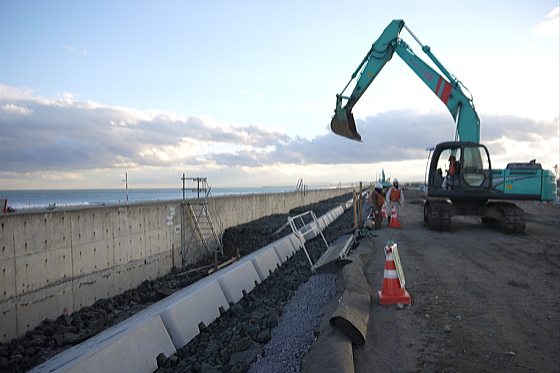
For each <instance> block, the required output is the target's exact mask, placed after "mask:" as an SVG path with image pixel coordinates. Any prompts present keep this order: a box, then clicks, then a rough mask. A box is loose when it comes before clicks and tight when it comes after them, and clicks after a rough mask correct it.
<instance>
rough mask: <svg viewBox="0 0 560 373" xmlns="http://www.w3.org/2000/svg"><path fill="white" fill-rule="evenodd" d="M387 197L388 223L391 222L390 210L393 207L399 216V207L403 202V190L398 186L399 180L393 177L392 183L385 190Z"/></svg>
mask: <svg viewBox="0 0 560 373" xmlns="http://www.w3.org/2000/svg"><path fill="white" fill-rule="evenodd" d="M385 198H386V199H387V207H388V209H387V218H388V219H389V224H391V212H392V211H393V207H395V210H396V211H397V216H400V212H399V207H400V205H401V204H402V203H403V202H404V192H403V190H402V188H401V187H400V186H399V180H397V179H393V185H391V187H390V188H389V190H388V191H387V195H386V197H385Z"/></svg>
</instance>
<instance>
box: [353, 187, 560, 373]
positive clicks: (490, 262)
mask: <svg viewBox="0 0 560 373" xmlns="http://www.w3.org/2000/svg"><path fill="white" fill-rule="evenodd" d="M405 195H406V199H407V201H406V202H405V205H404V208H403V209H402V211H401V216H400V217H399V221H400V222H401V223H402V224H403V228H402V229H389V228H388V227H387V226H386V225H384V227H383V229H382V230H380V231H375V233H376V234H377V235H378V236H377V238H376V240H375V250H376V251H375V253H374V255H372V257H371V259H370V260H369V262H368V263H367V265H366V268H365V272H366V277H367V278H368V281H369V283H370V285H371V289H372V292H373V294H374V298H375V299H374V305H373V307H372V310H371V315H370V324H369V329H368V337H367V341H366V344H365V345H364V346H362V347H359V348H355V349H354V364H355V371H356V372H357V373H366V372H367V373H370V372H559V371H560V233H559V227H560V205H558V204H550V205H547V204H543V203H533V202H519V203H518V205H519V206H520V207H521V208H523V209H524V210H525V212H526V214H527V228H526V232H525V234H517V235H506V234H503V233H500V232H497V231H495V230H492V229H490V228H488V227H486V226H485V225H483V224H482V223H481V222H480V219H476V218H471V217H454V218H453V231H451V232H436V231H428V230H426V228H424V226H423V213H422V198H424V195H423V194H422V193H421V192H418V191H410V190H409V191H405ZM389 240H391V241H394V242H396V243H397V245H398V249H399V253H400V257H401V262H402V265H403V268H404V273H405V277H406V286H405V287H406V289H407V290H408V292H409V293H410V296H411V299H412V304H411V305H410V306H405V307H404V308H403V309H398V308H397V307H395V306H380V305H379V303H378V300H377V291H378V290H381V283H382V280H383V268H384V264H385V255H384V252H383V246H384V245H385V244H386V243H387V241H389Z"/></svg>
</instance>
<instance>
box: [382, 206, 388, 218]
mask: <svg viewBox="0 0 560 373" xmlns="http://www.w3.org/2000/svg"><path fill="white" fill-rule="evenodd" d="M381 217H382V218H383V219H385V218H386V217H387V208H386V207H385V204H383V206H382V207H381Z"/></svg>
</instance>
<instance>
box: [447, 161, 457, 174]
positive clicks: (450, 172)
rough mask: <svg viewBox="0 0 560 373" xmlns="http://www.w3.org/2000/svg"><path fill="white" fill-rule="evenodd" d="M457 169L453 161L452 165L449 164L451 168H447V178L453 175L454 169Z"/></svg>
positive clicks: (455, 162)
mask: <svg viewBox="0 0 560 373" xmlns="http://www.w3.org/2000/svg"><path fill="white" fill-rule="evenodd" d="M456 167H457V161H454V162H453V163H451V166H450V167H449V176H453V175H455V171H456V170H455V168H456Z"/></svg>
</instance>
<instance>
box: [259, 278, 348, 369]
mask: <svg viewBox="0 0 560 373" xmlns="http://www.w3.org/2000/svg"><path fill="white" fill-rule="evenodd" d="M336 277H337V275H336V274H334V273H325V274H317V275H314V276H311V277H310V278H309V281H307V282H306V283H305V284H302V285H301V286H300V287H299V289H298V290H297V292H296V293H295V295H294V297H293V298H292V299H291V300H290V302H289V303H288V304H287V305H286V307H285V309H284V315H283V316H282V322H281V323H280V324H279V325H278V327H277V328H275V329H274V330H273V331H272V340H271V341H270V342H268V343H267V344H266V345H265V347H264V357H260V356H258V357H257V361H256V362H255V363H254V364H253V365H252V366H251V367H250V368H249V373H279V372H301V364H302V359H303V357H304V356H305V355H306V354H307V352H308V351H309V348H310V346H311V343H312V342H313V339H314V334H313V333H314V331H315V329H316V328H317V327H318V326H319V324H320V323H321V318H322V314H321V309H322V308H323V306H324V305H325V304H327V303H328V302H329V301H330V300H331V299H332V298H333V297H334V296H335V294H336V284H335V282H336Z"/></svg>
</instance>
